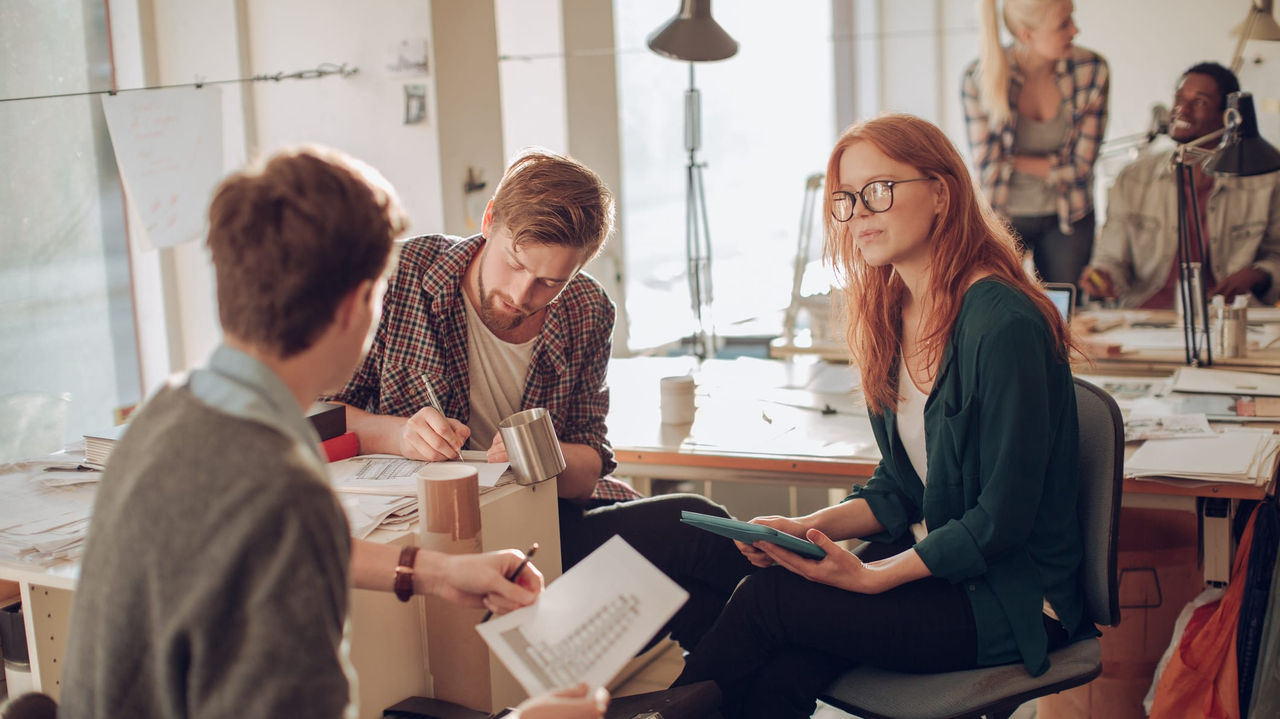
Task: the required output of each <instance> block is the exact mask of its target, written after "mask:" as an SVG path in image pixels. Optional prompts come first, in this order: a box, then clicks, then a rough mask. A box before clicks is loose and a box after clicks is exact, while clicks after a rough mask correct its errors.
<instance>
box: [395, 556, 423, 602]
mask: <svg viewBox="0 0 1280 719" xmlns="http://www.w3.org/2000/svg"><path fill="white" fill-rule="evenodd" d="M417 558H418V548H417V547H411V546H410V547H401V548H400V561H399V562H398V563H397V564H396V583H395V590H396V598H397V599H399V600H400V601H402V602H407V601H409V600H410V599H412V598H413V562H414V560H416V559H417Z"/></svg>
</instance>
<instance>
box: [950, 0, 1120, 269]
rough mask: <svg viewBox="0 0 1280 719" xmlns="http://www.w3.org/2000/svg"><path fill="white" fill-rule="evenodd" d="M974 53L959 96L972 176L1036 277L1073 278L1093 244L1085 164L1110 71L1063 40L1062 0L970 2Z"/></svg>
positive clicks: (1095, 141) (1065, 7)
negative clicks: (977, 25)
mask: <svg viewBox="0 0 1280 719" xmlns="http://www.w3.org/2000/svg"><path fill="white" fill-rule="evenodd" d="M978 2H979V7H980V12H981V16H982V22H981V30H982V37H981V42H980V48H979V54H978V59H977V60H975V61H974V62H973V63H972V64H971V65H970V66H969V68H968V69H967V70H966V71H965V74H964V85H963V92H962V95H963V100H964V113H965V123H966V125H967V130H968V135H969V146H970V148H971V150H972V152H973V164H974V169H975V172H976V175H977V178H978V183H979V185H980V186H981V187H982V190H983V192H984V193H986V195H987V200H988V201H989V202H990V203H991V206H992V208H993V209H995V210H996V212H997V213H999V214H1000V215H1002V216H1003V217H1005V218H1006V219H1007V220H1009V222H1010V225H1011V226H1012V228H1013V230H1014V232H1015V233H1016V234H1017V235H1019V236H1020V237H1021V238H1022V242H1023V245H1024V246H1025V248H1026V250H1028V251H1030V252H1031V253H1032V256H1033V259H1034V261H1035V266H1036V271H1037V272H1039V274H1040V276H1041V278H1042V279H1043V280H1044V281H1045V282H1065V283H1071V282H1075V281H1076V278H1077V277H1079V276H1080V271H1081V270H1082V269H1083V268H1084V267H1085V265H1087V264H1088V262H1089V255H1090V252H1091V251H1092V249H1093V234H1094V218H1093V164H1094V161H1095V160H1096V159H1097V157H1098V147H1099V145H1100V144H1101V143H1102V135H1103V132H1104V131H1105V130H1106V126H1107V95H1108V92H1109V88H1110V71H1109V69H1108V67H1107V61H1106V60H1104V59H1103V58H1102V56H1100V55H1098V54H1097V53H1095V52H1093V51H1091V50H1087V49H1085V48H1083V47H1079V46H1076V45H1074V44H1073V43H1072V40H1073V39H1074V38H1075V36H1076V34H1077V33H1078V32H1079V31H1078V29H1077V28H1076V25H1075V20H1074V19H1073V18H1072V13H1073V12H1074V10H1075V6H1074V3H1072V2H1071V0H1005V1H1004V3H1003V4H1002V5H1003V7H1002V8H1001V10H1002V11H1003V12H1002V15H1003V17H1004V24H1005V27H1006V28H1007V29H1008V30H1009V33H1010V34H1011V35H1012V36H1013V43H1012V44H1011V45H1008V46H1002V45H1001V44H1000V28H999V25H998V21H997V8H996V2H997V0H978Z"/></svg>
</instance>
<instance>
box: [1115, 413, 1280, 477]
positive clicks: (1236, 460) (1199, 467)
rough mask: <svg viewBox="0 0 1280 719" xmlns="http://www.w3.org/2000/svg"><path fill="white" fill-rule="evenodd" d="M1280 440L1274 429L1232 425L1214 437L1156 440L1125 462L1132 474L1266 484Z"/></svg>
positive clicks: (1274, 462) (1272, 468)
mask: <svg viewBox="0 0 1280 719" xmlns="http://www.w3.org/2000/svg"><path fill="white" fill-rule="evenodd" d="M1278 449H1280V439H1277V437H1276V435H1275V434H1273V433H1272V432H1271V430H1270V429H1265V428H1253V427H1231V428H1228V429H1226V430H1224V431H1223V432H1222V433H1221V434H1218V435H1216V436H1214V437H1194V438H1186V439H1152V440H1147V441H1146V442H1145V443H1143V445H1142V446H1141V447H1139V448H1138V450H1137V451H1136V452H1134V453H1133V456H1132V457H1130V458H1129V460H1128V461H1127V462H1125V473H1126V474H1127V475H1129V476H1131V477H1137V478H1143V477H1167V478H1172V479H1184V480H1194V481H1201V482H1234V483H1239V484H1253V485H1262V484H1264V483H1266V482H1267V481H1268V480H1270V479H1271V477H1272V475H1274V473H1275V470H1276V461H1277V457H1278V456H1280V453H1278V452H1277V450H1278Z"/></svg>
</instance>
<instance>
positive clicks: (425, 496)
mask: <svg viewBox="0 0 1280 719" xmlns="http://www.w3.org/2000/svg"><path fill="white" fill-rule="evenodd" d="M416 479H417V485H418V545H419V546H421V547H424V548H426V549H432V550H435V551H440V552H447V553H450V554H463V553H469V552H478V551H480V479H479V474H478V473H477V472H476V468H475V467H471V466H468V465H465V464H462V463H460V462H432V463H431V464H428V465H426V466H424V467H423V468H422V469H420V470H418V474H417V476H416Z"/></svg>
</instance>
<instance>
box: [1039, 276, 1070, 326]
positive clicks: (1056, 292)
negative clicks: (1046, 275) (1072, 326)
mask: <svg viewBox="0 0 1280 719" xmlns="http://www.w3.org/2000/svg"><path fill="white" fill-rule="evenodd" d="M1044 292H1045V294H1047V295H1049V299H1051V300H1053V304H1054V306H1055V307H1057V308H1058V312H1061V313H1062V319H1063V321H1065V322H1068V323H1069V322H1071V313H1072V312H1073V311H1075V307H1076V286H1075V285H1073V284H1069V283H1065V282H1046V283H1044Z"/></svg>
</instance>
